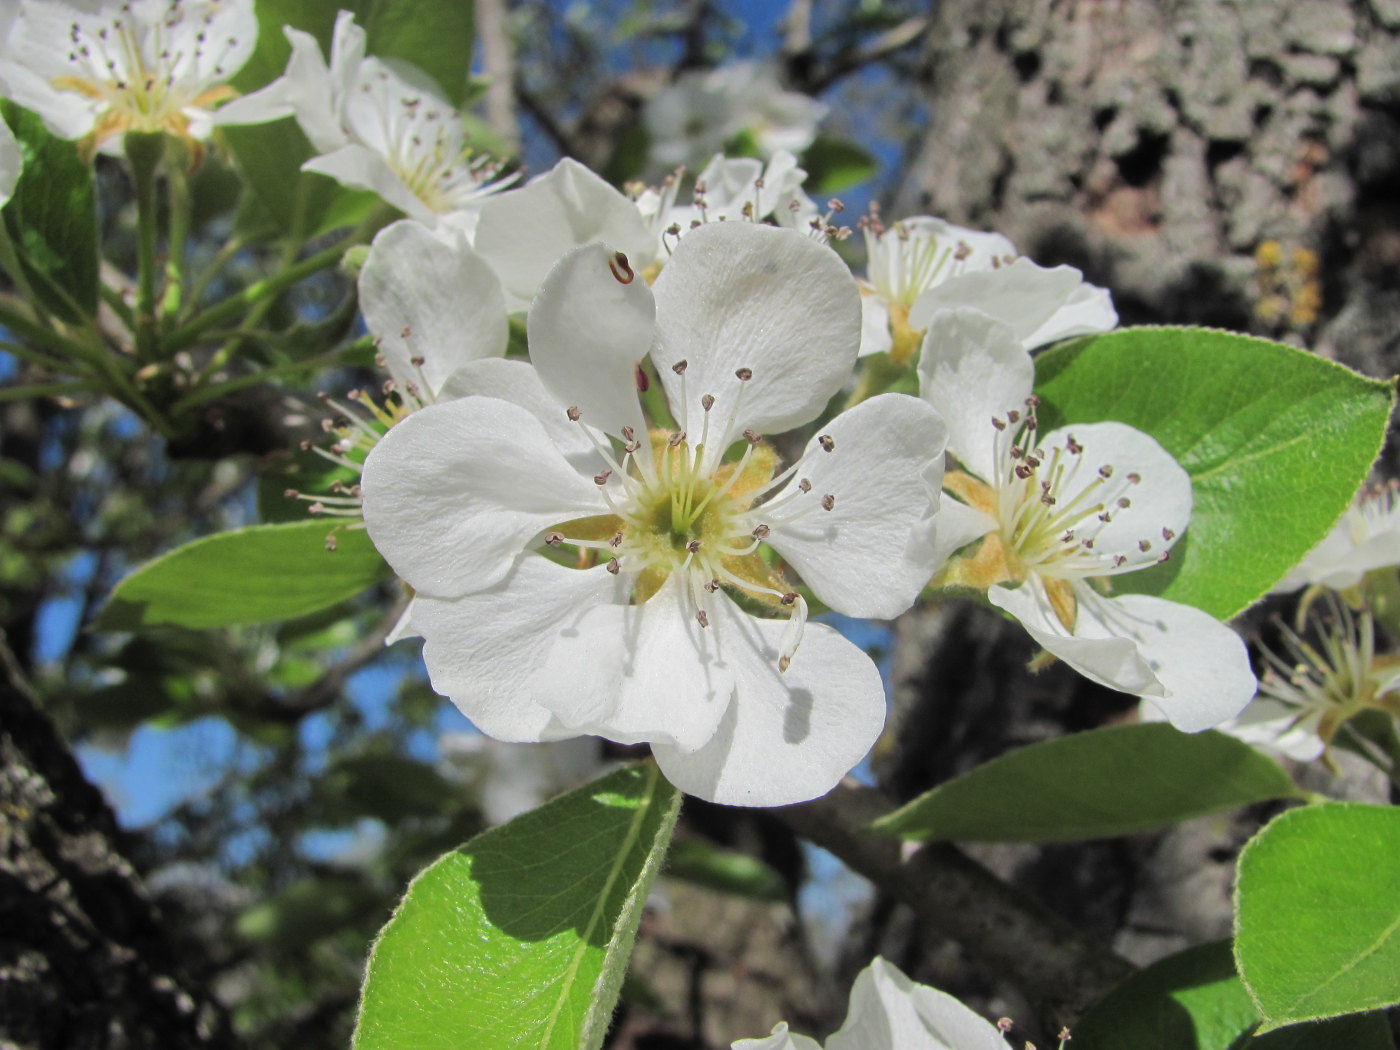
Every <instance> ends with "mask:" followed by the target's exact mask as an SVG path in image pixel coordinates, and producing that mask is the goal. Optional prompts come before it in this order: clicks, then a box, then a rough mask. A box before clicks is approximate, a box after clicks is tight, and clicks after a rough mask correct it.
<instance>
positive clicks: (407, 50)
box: [347, 0, 476, 106]
mask: <svg viewBox="0 0 1400 1050" xmlns="http://www.w3.org/2000/svg"><path fill="white" fill-rule="evenodd" d="M347 6H348V7H350V8H351V9H352V10H353V11H354V12H355V20H356V21H357V22H359V24H360V25H362V26H364V27H365V34H366V38H367V39H366V46H367V47H368V50H369V53H370V54H372V55H382V56H383V57H385V58H397V59H399V60H401V61H403V62H410V63H412V64H413V65H415V66H417V67H418V68H419V69H421V70H422V71H423V72H424V73H427V74H428V76H430V77H432V78H433V80H434V81H436V82H437V85H438V86H439V87H440V88H441V89H442V91H443V93H444V94H446V96H447V98H448V99H449V100H450V101H451V102H453V103H455V104H456V105H459V106H460V105H461V104H462V103H463V102H464V101H465V99H466V97H467V89H468V85H469V84H470V79H471V62H472V41H473V35H474V33H475V28H476V27H475V23H474V20H473V12H474V7H475V5H474V4H473V3H472V2H471V0H455V2H454V3H448V4H445V3H443V2H442V0H351V3H349V4H348V5H347Z"/></svg>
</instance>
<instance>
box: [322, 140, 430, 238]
mask: <svg viewBox="0 0 1400 1050" xmlns="http://www.w3.org/2000/svg"><path fill="white" fill-rule="evenodd" d="M301 170H302V171H315V172H319V173H320V174H322V175H329V176H330V177H331V178H333V179H335V181H336V182H338V183H340V184H341V185H343V186H353V187H354V188H355V189H357V190H370V191H372V192H374V193H377V194H379V196H380V197H381V198H383V200H384V201H385V203H387V204H392V205H393V206H394V207H395V208H398V209H399V211H401V212H403V213H404V214H405V215H407V216H408V217H409V218H410V219H417V220H418V221H419V222H425V223H431V222H433V221H434V216H433V212H432V211H431V209H429V208H428V206H427V205H426V204H424V203H423V202H422V201H420V200H419V199H418V198H417V197H416V196H414V195H413V192H412V191H411V190H410V189H409V188H408V186H406V185H405V184H404V181H403V179H401V178H399V176H398V174H397V173H395V171H394V170H393V169H392V168H391V167H389V162H388V161H387V160H385V159H384V157H382V156H380V155H379V154H378V153H376V152H375V151H374V150H372V149H370V148H368V147H367V146H361V145H360V144H359V143H357V142H350V143H347V144H346V145H344V146H339V147H337V148H336V149H333V150H331V152H329V153H323V154H321V155H320V156H319V157H312V158H311V159H310V160H308V161H307V162H306V163H305V164H303V165H302V166H301Z"/></svg>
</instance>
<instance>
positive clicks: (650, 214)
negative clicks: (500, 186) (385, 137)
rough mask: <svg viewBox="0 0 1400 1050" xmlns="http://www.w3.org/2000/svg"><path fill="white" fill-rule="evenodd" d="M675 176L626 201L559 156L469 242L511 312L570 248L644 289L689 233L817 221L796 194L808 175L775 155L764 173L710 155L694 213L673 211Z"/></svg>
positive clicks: (498, 207) (743, 161)
mask: <svg viewBox="0 0 1400 1050" xmlns="http://www.w3.org/2000/svg"><path fill="white" fill-rule="evenodd" d="M680 174H681V173H676V174H673V175H669V176H667V178H666V179H665V180H663V182H662V184H661V186H660V187H659V188H654V189H647V188H644V187H636V188H635V191H634V193H633V194H632V195H631V196H629V195H628V194H624V193H621V192H619V191H618V190H616V189H614V188H613V187H612V186H611V185H610V184H609V183H608V182H607V181H606V180H605V179H603V178H601V177H600V176H598V175H596V174H594V173H593V172H592V171H590V170H589V169H588V168H586V167H584V165H582V164H580V163H578V161H576V160H573V159H571V158H568V157H565V158H564V159H562V160H560V161H559V163H557V164H556V165H555V166H554V167H553V168H551V169H550V170H549V171H547V172H545V173H544V174H543V175H539V176H537V177H536V178H533V179H531V180H530V181H529V182H528V183H526V184H525V185H524V186H522V187H520V188H519V189H513V190H510V191H509V192H507V193H503V194H501V195H500V196H498V197H496V198H494V199H493V200H491V201H490V202H488V203H487V204H486V205H485V206H483V208H482V210H481V220H480V222H479V224H478V228H477V231H476V236H475V239H474V241H473V243H474V245H475V246H476V249H477V250H478V251H480V252H481V253H482V255H483V256H485V257H486V258H487V259H488V260H489V261H490V262H491V264H492V265H493V266H494V267H495V268H496V270H497V272H498V273H499V274H500V275H501V281H502V283H503V284H504V286H505V288H506V291H507V293H508V295H509V297H510V300H511V305H512V307H513V309H514V310H524V309H526V308H528V306H529V304H530V301H531V300H532V299H533V298H534V296H535V293H536V291H538V290H539V287H540V284H541V282H542V281H543V280H544V278H545V275H546V274H547V273H549V271H550V268H551V267H553V265H554V263H555V261H556V260H557V259H558V258H559V257H560V256H561V255H563V254H564V253H565V252H566V251H568V250H569V249H570V248H576V247H578V246H580V245H583V244H591V243H602V244H608V245H610V246H611V247H613V248H614V249H616V250H617V251H620V252H622V253H623V254H624V255H626V256H627V258H628V259H629V260H630V263H631V265H632V266H633V268H634V269H635V270H636V271H637V272H638V273H640V274H642V275H643V276H644V277H645V278H646V279H647V280H649V281H651V280H655V279H656V275H657V274H658V273H659V272H660V271H661V267H662V265H664V263H665V262H666V260H667V259H668V258H669V257H670V254H671V251H672V250H673V249H674V248H675V246H676V244H677V242H678V241H679V239H680V238H681V237H682V236H684V235H685V234H686V233H688V232H689V231H690V230H691V229H693V228H694V227H695V226H698V225H702V224H704V223H706V222H711V221H722V220H726V219H728V220H741V219H742V220H746V221H752V222H762V221H764V220H767V219H769V218H770V217H771V218H773V219H774V220H775V221H776V222H777V223H778V225H783V226H791V227H794V228H796V227H799V226H803V225H806V224H808V223H810V222H811V221H812V220H813V219H814V218H816V216H817V208H816V205H814V204H812V202H811V200H810V198H808V197H807V195H806V194H805V193H803V192H802V181H803V180H804V179H805V178H806V177H807V173H806V172H805V171H803V170H802V169H801V168H800V167H798V166H797V158H795V157H794V156H792V154H790V153H786V152H780V153H778V154H776V155H775V156H774V157H773V159H772V160H771V161H769V163H768V164H767V166H766V167H765V166H764V165H763V164H761V163H760V162H759V161H756V160H752V159H749V158H726V157H725V156H724V155H723V154H717V155H715V156H714V157H713V158H711V160H710V162H709V164H707V165H706V166H705V169H704V170H703V171H702V172H701V173H700V176H699V178H698V179H697V180H696V194H695V196H696V202H695V204H694V205H677V204H676V198H677V195H678V194H679V192H680ZM794 204H795V205H796V207H793V205H794Z"/></svg>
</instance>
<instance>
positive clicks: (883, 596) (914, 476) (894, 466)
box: [756, 394, 947, 619]
mask: <svg viewBox="0 0 1400 1050" xmlns="http://www.w3.org/2000/svg"><path fill="white" fill-rule="evenodd" d="M946 437H947V428H946V427H945V426H944V424H943V421H942V420H941V419H940V418H939V417H938V413H937V412H935V411H934V410H933V409H931V408H930V407H929V406H928V405H926V404H925V403H924V402H922V401H920V400H919V399H918V398H914V397H910V396H908V395H907V394H881V395H879V396H877V397H872V398H870V399H869V400H868V401H863V402H861V403H860V404H859V405H857V406H856V407H855V408H852V409H851V410H849V411H847V412H843V413H841V415H839V416H837V417H836V418H835V419H833V420H832V421H831V422H830V423H829V424H827V426H826V428H825V430H824V433H823V434H822V435H820V436H819V437H814V438H813V439H812V440H811V441H810V442H809V443H808V445H807V450H806V452H805V453H804V455H803V464H802V467H801V469H800V470H799V471H798V476H796V477H794V478H793V479H792V481H791V482H789V483H788V485H787V486H786V487H785V488H784V489H783V490H782V492H780V493H779V494H778V495H777V496H776V497H774V500H773V501H772V506H773V507H774V508H776V509H775V510H774V511H773V518H772V521H771V522H769V524H770V526H771V528H772V533H771V534H770V536H769V538H768V542H769V543H770V544H771V545H772V547H773V549H774V550H776V551H777V552H778V553H779V554H781V555H782V556H783V557H784V558H786V559H787V560H788V561H789V562H790V563H791V564H792V566H793V568H795V569H796V570H797V571H798V573H799V574H801V576H802V579H803V580H804V581H806V583H807V584H808V585H809V586H810V587H811V588H812V590H813V591H815V592H816V595H817V597H819V598H820V599H821V600H822V601H823V602H825V603H826V604H827V605H829V606H831V607H832V608H833V609H835V610H836V611H837V612H841V613H845V614H846V615H847V616H871V617H877V618H880V619H889V618H891V617H894V616H898V615H899V614H900V613H902V612H903V611H904V610H905V609H907V608H909V606H910V605H911V604H913V601H914V599H915V598H917V597H918V595H919V592H920V591H921V590H923V588H924V586H925V585H926V584H927V583H928V581H929V579H930V577H932V576H933V574H934V572H935V571H936V570H937V568H938V565H937V563H935V561H934V556H935V551H934V520H935V519H934V513H935V511H936V510H937V507H938V502H939V489H940V488H941V487H942V484H943V445H944V443H945V441H946ZM823 439H827V440H828V441H829V442H831V451H830V452H826V451H823V444H822V441H823ZM803 478H805V479H807V480H808V481H809V482H810V483H811V489H810V491H808V492H805V493H804V492H802V491H801V490H800V489H799V488H798V485H799V484H800V481H801V479H803ZM827 494H831V495H834V496H835V497H836V500H835V504H834V505H833V507H832V509H831V510H830V511H825V510H821V509H818V508H817V507H816V506H815V504H817V502H818V501H820V500H821V499H822V498H823V497H824V496H825V495H827ZM804 511H805V512H806V513H802V512H804ZM794 512H798V513H802V517H801V518H800V519H798V520H796V521H794V522H792V523H791V524H782V523H781V519H782V517H783V516H784V515H786V514H791V513H794ZM756 513H758V514H759V515H763V513H764V508H763V507H759V508H757V510H756Z"/></svg>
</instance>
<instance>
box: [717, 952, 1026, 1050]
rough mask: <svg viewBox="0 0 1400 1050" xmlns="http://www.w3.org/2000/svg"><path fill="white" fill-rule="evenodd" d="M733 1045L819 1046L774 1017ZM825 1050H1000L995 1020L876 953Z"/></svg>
mask: <svg viewBox="0 0 1400 1050" xmlns="http://www.w3.org/2000/svg"><path fill="white" fill-rule="evenodd" d="M732 1046H733V1050H822V1048H821V1044H819V1043H818V1042H817V1041H816V1040H815V1039H810V1038H808V1037H807V1036H805V1035H794V1034H792V1033H791V1032H789V1031H788V1026H787V1023H786V1022H780V1023H779V1024H778V1025H776V1026H775V1027H774V1029H773V1033H772V1035H770V1036H768V1037H767V1038H765V1039H740V1040H738V1041H737V1042H735V1043H733V1044H732ZM826 1050H1006V1042H1005V1041H1004V1040H1003V1039H1002V1036H1001V1032H1000V1031H999V1030H998V1028H997V1027H996V1025H994V1024H992V1023H991V1022H990V1021H988V1020H986V1019H985V1018H983V1017H981V1016H980V1015H978V1014H977V1013H975V1012H973V1011H972V1010H969V1009H968V1008H967V1007H966V1006H964V1005H963V1004H962V1003H960V1002H958V1000H957V999H955V998H953V997H952V996H951V995H948V994H947V993H946V992H940V991H939V990H938V989H937V988H930V987H929V986H928V985H926V984H916V983H915V982H914V981H911V980H910V979H909V978H908V977H907V976H905V975H904V973H903V972H902V971H901V970H900V969H899V967H897V966H895V965H894V964H893V963H890V962H887V961H886V960H884V959H882V958H879V957H878V956H877V957H876V958H875V960H874V961H873V962H872V963H871V964H870V965H869V966H867V967H866V968H865V969H864V970H862V971H861V972H860V974H859V975H858V976H857V977H856V981H855V984H854V985H853V986H852V988H851V1003H850V1008H849V1010H848V1011H847V1014H846V1021H845V1023H844V1024H843V1025H842V1026H841V1028H840V1029H839V1030H838V1031H836V1032H833V1033H832V1034H831V1037H830V1038H829V1039H827V1041H826Z"/></svg>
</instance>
